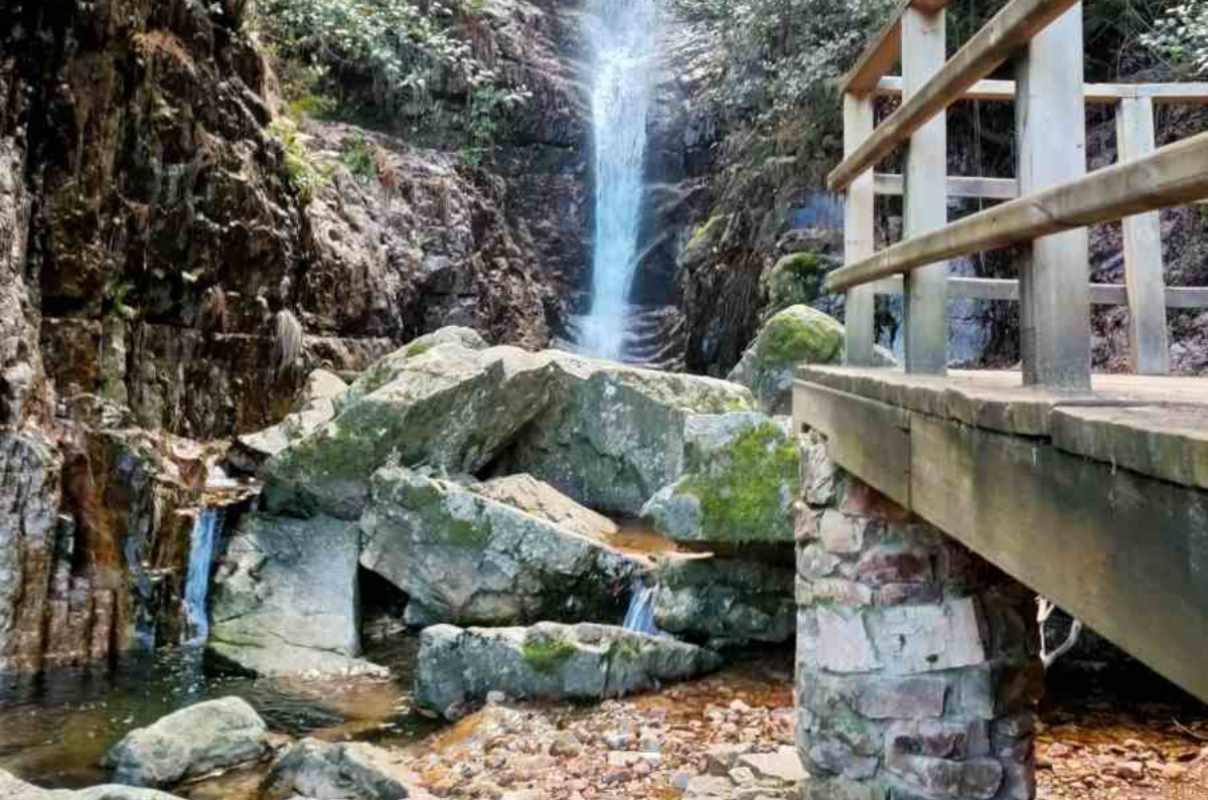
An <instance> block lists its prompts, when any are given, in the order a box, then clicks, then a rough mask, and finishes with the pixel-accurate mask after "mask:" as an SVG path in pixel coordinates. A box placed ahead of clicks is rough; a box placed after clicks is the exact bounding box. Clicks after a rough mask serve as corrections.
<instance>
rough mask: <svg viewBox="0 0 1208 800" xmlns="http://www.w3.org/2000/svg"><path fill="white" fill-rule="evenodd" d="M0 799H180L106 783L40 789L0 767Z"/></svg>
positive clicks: (155, 790) (150, 790)
mask: <svg viewBox="0 0 1208 800" xmlns="http://www.w3.org/2000/svg"><path fill="white" fill-rule="evenodd" d="M0 800H181V798H179V797H177V796H176V795H174V794H167V793H166V792H161V791H159V790H157V789H141V788H138V787H135V786H116V785H113V784H106V785H104V786H93V787H91V788H89V789H79V790H75V791H72V790H70V789H40V788H38V787H37V786H34V785H33V784H32V783H26V782H25V781H23V780H21V779H20V778H18V777H17V776H16V775H13V774H12V773H10V772H5V771H4V770H2V769H0Z"/></svg>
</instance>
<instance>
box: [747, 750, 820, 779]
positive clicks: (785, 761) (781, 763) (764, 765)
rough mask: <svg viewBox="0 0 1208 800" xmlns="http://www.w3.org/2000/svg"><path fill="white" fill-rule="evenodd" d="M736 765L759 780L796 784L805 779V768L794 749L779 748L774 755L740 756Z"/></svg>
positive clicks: (755, 754)
mask: <svg viewBox="0 0 1208 800" xmlns="http://www.w3.org/2000/svg"><path fill="white" fill-rule="evenodd" d="M738 763H739V764H740V765H742V766H744V767H748V768H750V770H751V772H753V773H755V775H756V776H757V777H759V778H765V779H769V780H776V781H780V782H782V783H796V782H798V781H803V780H805V778H806V773H805V768H804V767H803V766H801V757H800V756H799V755H798V754H797V748H795V747H787V746H786V747H779V748H777V750H776V752H774V753H749V754H747V755H744V756H740V757H739V759H738Z"/></svg>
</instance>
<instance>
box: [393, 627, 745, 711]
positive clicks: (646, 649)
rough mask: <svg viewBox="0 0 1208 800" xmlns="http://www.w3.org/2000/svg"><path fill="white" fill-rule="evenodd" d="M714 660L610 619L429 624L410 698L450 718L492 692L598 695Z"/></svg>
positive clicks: (680, 675) (694, 671)
mask: <svg viewBox="0 0 1208 800" xmlns="http://www.w3.org/2000/svg"><path fill="white" fill-rule="evenodd" d="M720 663H721V659H720V657H719V656H718V655H717V654H716V653H714V652H712V651H711V650H706V649H704V648H701V647H697V646H695V645H691V644H688V643H686V642H679V641H676V640H675V639H670V638H667V637H662V636H649V635H647V634H644V633H633V632H631V631H627V630H625V629H623V628H619V627H615V626H611V625H596V624H591V623H582V624H579V625H560V624H557V623H553V622H542V623H539V624H537V625H534V626H532V627H530V628H469V629H463V628H457V627H454V626H452V625H434V626H432V627H430V628H426V629H425V630H424V632H423V633H422V634H421V635H420V651H419V662H418V665H417V669H416V677H415V702H416V703H417V704H418V705H419V706H420V707H422V708H427V709H430V710H432V711H436V712H438V713H441V714H443V715H445V716H446V717H448V718H451V719H452V718H456V717H458V716H460V715H462V714H464V713H465V712H466V711H467V710H469V707H470V706H471V705H472V704H474V703H476V702H479V701H481V700H483V699H484V698H485V697H486V696H487V693H488V692H491V691H501V692H503V693H504V694H506V695H508V696H509V697H514V698H540V699H553V700H564V699H565V700H599V699H601V698H605V697H618V696H621V695H624V694H628V693H630V692H636V691H642V690H646V689H652V688H655V687H657V686H659V685H660V684H661V683H663V682H664V681H673V680H684V679H686V678H691V677H693V676H695V675H700V674H702V673H705V672H709V671H711V670H713V669H716V668H717V667H718V666H719V665H720Z"/></svg>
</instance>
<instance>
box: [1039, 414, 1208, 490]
mask: <svg viewBox="0 0 1208 800" xmlns="http://www.w3.org/2000/svg"><path fill="white" fill-rule="evenodd" d="M1050 430H1051V436H1052V439H1053V446H1054V447H1057V448H1059V449H1061V450H1064V451H1066V452H1067V453H1074V454H1075V455H1080V456H1085V457H1087V458H1093V459H1095V460H1096V461H1102V462H1104V463H1107V464H1111V465H1113V466H1118V467H1123V468H1125V469H1131V470H1133V471H1134V472H1139V473H1141V474H1142V475H1149V476H1151V477H1154V478H1161V479H1162V480H1167V481H1171V482H1172V483H1179V484H1182V485H1184V486H1190V487H1193V488H1200V489H1208V406H1202V405H1198V406H1197V405H1191V404H1169V403H1168V404H1154V405H1125V406H1114V405H1108V406H1070V407H1061V406H1059V407H1057V408H1056V409H1054V411H1053V415H1052V417H1051V418H1050Z"/></svg>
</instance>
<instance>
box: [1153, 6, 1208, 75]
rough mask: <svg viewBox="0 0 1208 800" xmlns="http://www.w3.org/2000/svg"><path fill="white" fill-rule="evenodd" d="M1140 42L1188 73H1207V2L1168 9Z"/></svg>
mask: <svg viewBox="0 0 1208 800" xmlns="http://www.w3.org/2000/svg"><path fill="white" fill-rule="evenodd" d="M1142 41H1143V42H1144V43H1145V44H1147V45H1149V46H1150V47H1152V48H1154V49H1155V50H1157V51H1158V52H1159V53H1161V54H1162V55H1164V56H1166V57H1167V58H1169V59H1170V60H1171V61H1172V62H1174V64H1175V65H1176V66H1178V67H1181V68H1182V69H1183V70H1185V71H1186V72H1188V73H1189V74H1192V75H1204V74H1208V0H1186V2H1183V3H1180V4H1178V5H1176V6H1174V7H1173V8H1170V9H1169V10H1168V11H1167V12H1166V14H1165V15H1164V16H1162V17H1161V18H1159V19H1158V20H1157V22H1156V23H1155V24H1154V27H1153V30H1152V31H1151V32H1150V33H1148V34H1146V35H1145V36H1143V37H1142Z"/></svg>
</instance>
